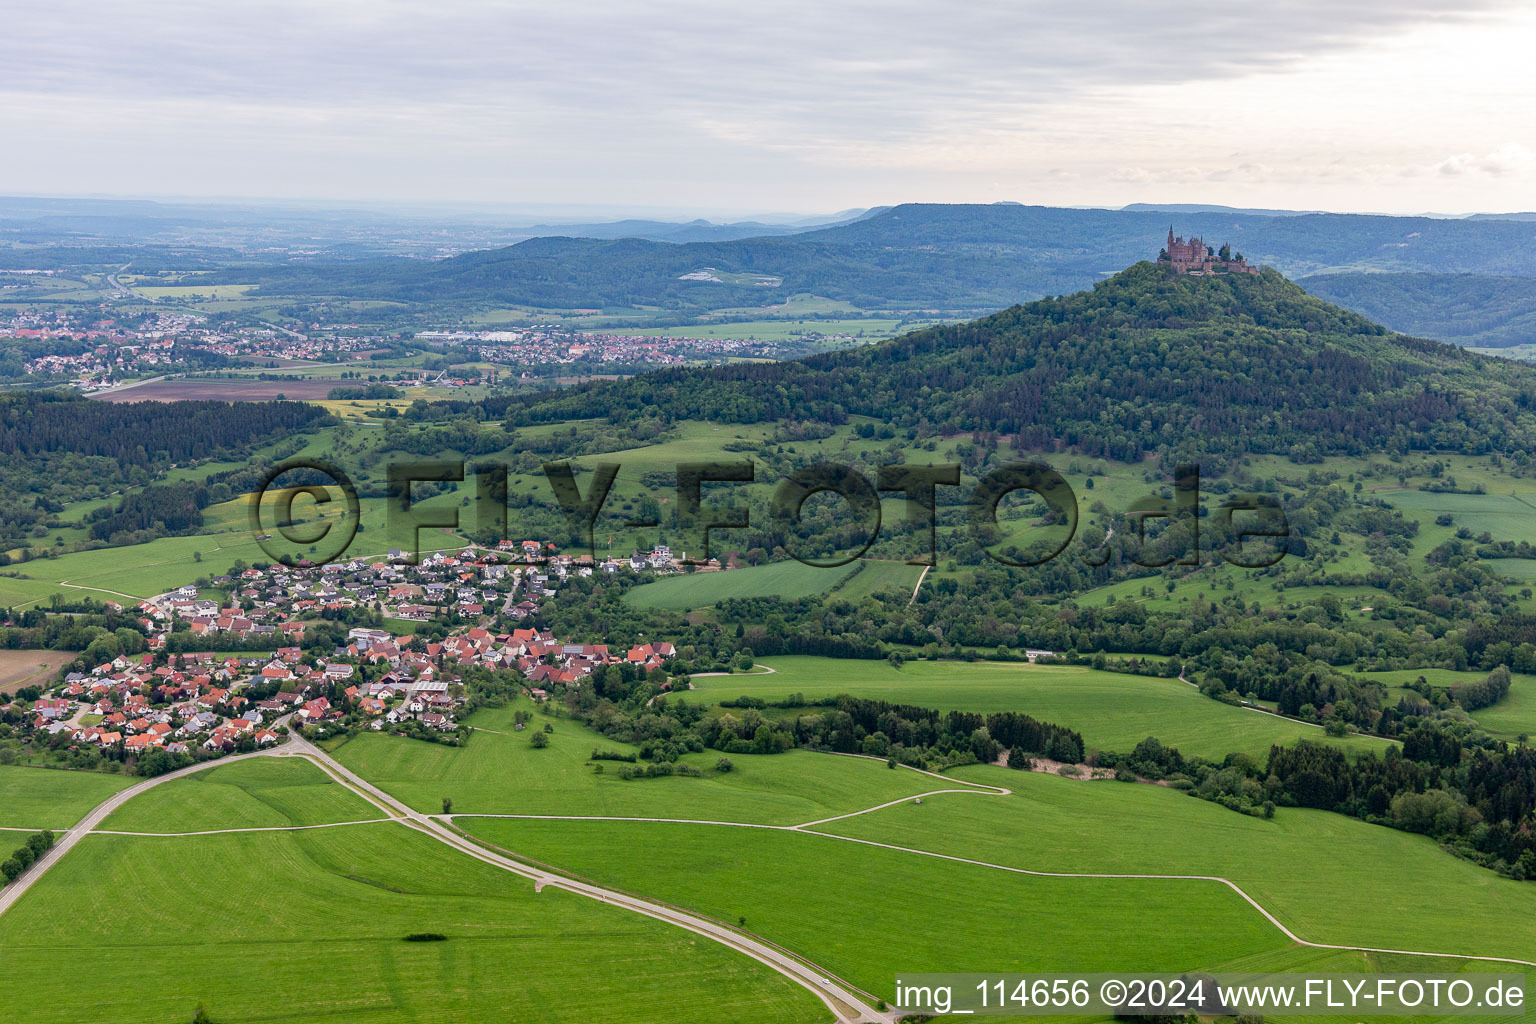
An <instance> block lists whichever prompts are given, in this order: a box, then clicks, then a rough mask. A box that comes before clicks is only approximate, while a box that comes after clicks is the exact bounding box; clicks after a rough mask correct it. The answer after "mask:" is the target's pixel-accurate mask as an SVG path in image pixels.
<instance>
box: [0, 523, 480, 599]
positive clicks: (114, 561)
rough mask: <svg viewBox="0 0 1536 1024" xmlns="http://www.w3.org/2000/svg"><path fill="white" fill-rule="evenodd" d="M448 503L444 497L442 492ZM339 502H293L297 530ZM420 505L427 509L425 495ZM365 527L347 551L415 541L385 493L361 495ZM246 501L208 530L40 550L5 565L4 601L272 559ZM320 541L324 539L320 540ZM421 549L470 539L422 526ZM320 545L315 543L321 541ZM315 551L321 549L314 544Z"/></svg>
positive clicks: (94, 593)
mask: <svg viewBox="0 0 1536 1024" xmlns="http://www.w3.org/2000/svg"><path fill="white" fill-rule="evenodd" d="M437 500H438V501H439V503H443V498H438V499H437ZM274 505H275V499H272V498H269V499H268V501H267V502H265V503H264V504H263V516H264V517H265V518H264V519H263V523H264V525H266V526H267V527H268V528H269V529H270V528H271V527H272V525H273V524H272V517H273V516H274V515H275V512H274V511H273V507H274ZM340 506H341V503H340V502H339V501H338V502H333V503H332V504H330V505H328V506H326V507H325V508H324V509H319V508H317V506H316V505H315V504H314V502H313V501H312V500H310V499H308V498H299V499H298V500H295V502H294V504H293V516H294V527H293V531H292V532H294V533H295V534H297V535H302V534H303V533H305V532H308V531H312V530H318V529H319V525H320V523H321V522H322V521H334V519H335V518H336V517H338V516H339V515H340V513H341V507H340ZM418 506H419V507H420V508H423V509H430V508H431V507H432V506H431V505H429V504H428V503H427V502H420V503H418ZM360 507H361V513H362V514H361V518H360V520H359V525H360V529H359V532H358V533H357V535H356V536H355V537H353V538H352V543H351V544H350V545H349V546H348V548H347V553H348V555H349V556H350V557H363V556H382V555H384V554H385V553H386V552H387V551H388V550H389V548H391V547H405V546H407V545H409V544H410V536H409V534H408V532H406V531H403V530H398V531H397V532H396V533H394V534H392V533H390V531H389V528H388V527H389V522H388V519H387V518H386V515H385V511H384V499H382V498H364V499H362V500H361V506H360ZM249 508H250V506H249V504H248V499H247V498H245V497H241V498H237V499H235V500H233V501H228V502H224V503H223V504H220V505H213V506H210V507H209V508H208V509H206V510H205V511H204V519H205V522H206V525H205V527H204V529H205V532H203V533H200V534H194V535H192V536H186V537H160V538H157V539H155V540H152V541H149V542H148V543H145V544H135V545H130V546H128V547H120V548H96V549H93V550H89V551H73V552H69V553H67V554H62V555H59V556H58V557H56V558H39V559H34V560H32V561H30V562H26V563H23V564H15V565H10V566H6V567H5V568H4V569H0V607H15V608H22V607H26V606H28V605H32V604H39V603H40V604H46V603H47V602H48V600H49V598H50V597H51V596H52V595H54V594H56V593H57V594H63V595H65V596H66V597H69V596H71V595H73V596H76V597H78V596H87V597H92V598H95V599H97V600H107V601H117V602H119V603H122V602H124V601H125V600H144V599H146V598H150V597H153V596H155V595H156V594H162V593H164V592H166V591H168V590H173V589H175V588H176V587H179V586H182V585H183V584H186V583H190V582H192V581H193V580H195V579H197V578H198V577H199V576H217V575H220V574H222V573H224V572H227V571H228V570H229V568H230V566H231V565H233V564H234V563H235V562H236V561H237V560H238V561H245V562H247V563H255V562H270V561H272V556H271V555H270V554H268V553H267V552H266V551H265V550H264V549H263V548H262V546H261V544H260V543H259V542H258V541H257V539H256V537H255V536H254V535H253V533H252V531H251V528H250V520H249ZM271 543H273V544H275V545H276V546H275V547H274V550H275V551H276V553H278V554H283V553H285V552H293V553H295V556H296V557H304V556H305V555H306V554H307V553H309V552H308V550H307V549H306V547H305V546H304V545H302V544H299V545H295V544H292V543H289V542H287V541H285V540H283V538H282V537H281V535H279V534H276V533H275V532H274V533H273V541H272V542H271ZM321 543H323V542H321ZM420 543H421V550H423V551H436V550H439V549H444V548H455V547H458V546H460V545H462V544H464V543H465V541H464V538H463V537H462V536H460V535H459V534H457V533H454V532H452V531H448V530H440V529H423V530H422V531H421V536H420ZM318 546H319V545H316V547H318ZM317 554H318V552H317Z"/></svg>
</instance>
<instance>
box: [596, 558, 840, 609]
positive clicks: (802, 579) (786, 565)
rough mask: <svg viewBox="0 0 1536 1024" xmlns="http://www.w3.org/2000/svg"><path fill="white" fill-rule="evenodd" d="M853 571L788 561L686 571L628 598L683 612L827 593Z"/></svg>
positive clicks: (639, 604) (636, 590) (644, 605)
mask: <svg viewBox="0 0 1536 1024" xmlns="http://www.w3.org/2000/svg"><path fill="white" fill-rule="evenodd" d="M853 570H854V564H853V563H849V564H848V565H840V566H838V567H836V568H830V569H824V568H819V567H817V566H813V565H803V564H801V563H800V562H794V561H785V562H771V563H769V564H767V565H754V566H750V567H748V568H745V569H731V570H728V571H721V572H695V573H686V574H684V575H681V576H671V577H668V578H667V579H662V580H657V581H656V582H654V583H643V584H641V585H640V586H638V587H635V588H634V589H632V590H630V591H628V592H627V593H626V594H625V595H624V600H625V601H627V602H628V603H630V604H632V605H634V606H635V607H637V608H667V609H672V610H675V611H683V610H686V609H690V608H705V607H708V606H709V605H713V604H718V603H719V602H721V601H723V600H725V599H726V598H730V597H769V596H774V597H783V598H789V599H793V598H796V597H808V596H810V595H812V594H821V593H825V592H826V591H828V590H831V589H833V588H834V587H836V586H837V584H839V583H841V582H842V581H843V580H845V579H848V578H849V577H850V576H853ZM860 575H863V574H862V573H860ZM854 579H857V577H854Z"/></svg>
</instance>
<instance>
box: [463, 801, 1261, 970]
mask: <svg viewBox="0 0 1536 1024" xmlns="http://www.w3.org/2000/svg"><path fill="white" fill-rule="evenodd" d="M1071 785H1084V784H1081V783H1071ZM957 799H958V800H974V801H975V802H977V803H980V802H982V801H984V800H986V799H988V798H985V797H974V798H973V797H959V798H957ZM926 803H927V802H926V801H925V806H926ZM463 824H465V825H467V826H468V827H469V828H470V829H471V830H472V831H473V832H474V833H475V834H476V835H478V836H481V837H482V838H485V839H486V840H488V841H490V842H492V843H495V844H497V845H499V846H503V847H506V848H508V849H511V850H516V851H519V852H521V853H525V854H527V855H528V856H530V857H533V858H536V859H538V860H540V861H543V862H545V863H548V864H551V865H554V866H556V867H561V868H564V869H568V870H570V871H572V872H574V873H576V874H578V875H581V876H583V877H586V878H590V879H593V880H595V881H599V882H602V883H605V884H608V885H613V886H616V887H619V888H623V889H628V890H631V891H634V892H639V893H645V894H647V895H650V896H653V897H656V898H660V899H664V900H666V901H668V902H671V903H676V904H679V905H681V906H685V907H688V908H690V909H692V910H696V911H698V912H701V913H704V914H708V915H710V916H712V917H715V918H718V919H720V920H724V921H729V922H733V923H734V922H736V921H737V920H738V918H742V917H744V918H746V927H747V929H748V930H750V931H752V932H755V933H757V934H759V935H762V936H764V937H765V938H768V939H770V940H772V941H774V942H777V943H779V944H780V945H783V946H786V947H788V948H790V949H793V950H795V951H796V952H798V953H800V954H802V955H803V956H806V957H809V958H810V959H811V960H813V961H814V962H816V963H817V964H819V965H820V966H822V967H824V968H826V969H828V970H830V971H832V972H833V973H835V974H837V975H838V976H840V977H843V978H845V979H847V980H848V981H850V982H852V983H853V984H855V985H858V986H860V987H861V988H863V989H865V990H866V991H869V992H872V993H874V994H876V995H878V996H880V997H882V998H885V999H890V998H892V992H891V989H892V983H893V978H894V976H895V975H896V974H898V973H900V972H907V971H934V972H941V971H1031V972H1049V971H1092V970H1121V971H1136V970H1144V971H1158V970H1180V969H1183V968H1186V967H1191V966H1196V965H1204V964H1214V963H1219V962H1222V961H1225V960H1228V959H1232V958H1234V957H1238V956H1245V955H1250V956H1251V955H1254V954H1259V953H1265V952H1273V951H1275V950H1277V949H1280V948H1283V947H1285V946H1287V945H1289V942H1288V941H1287V940H1286V939H1285V938H1284V936H1282V935H1281V934H1280V932H1278V931H1277V930H1276V929H1274V928H1273V927H1272V926H1271V925H1270V924H1269V923H1268V922H1267V921H1265V920H1264V919H1263V918H1262V917H1261V916H1259V915H1258V914H1257V913H1255V912H1254V911H1253V910H1252V909H1251V908H1249V907H1248V906H1247V904H1245V903H1243V902H1242V900H1241V898H1240V897H1238V896H1237V894H1236V893H1233V892H1232V891H1231V890H1230V889H1227V888H1226V887H1224V886H1217V885H1214V884H1211V883H1208V882H1206V883H1202V882H1183V881H1177V882H1149V881H1128V880H1100V879H1057V878H1036V877H1030V876H1027V875H1018V874H1012V873H1005V872H1000V871H993V870H989V869H986V868H981V867H975V866H971V865H965V864H955V863H948V862H944V861H940V860H936V859H933V858H927V857H921V856H914V855H912V854H907V853H900V852H896V851H890V850H881V849H876V848H873V847H868V846H858V845H855V844H852V843H842V842H837V841H834V840H830V839H826V838H824V837H819V836H815V835H807V834H803V833H796V832H764V831H761V830H756V829H753V830H747V829H734V828H722V827H718V826H709V825H679V824H655V823H646V822H547V821H509V820H505V819H478V820H474V821H471V822H466V823H463ZM1197 922H1198V923H1197Z"/></svg>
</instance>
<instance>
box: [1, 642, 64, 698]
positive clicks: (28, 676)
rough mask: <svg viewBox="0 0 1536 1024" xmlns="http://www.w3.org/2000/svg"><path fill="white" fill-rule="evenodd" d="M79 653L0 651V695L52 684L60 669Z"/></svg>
mask: <svg viewBox="0 0 1536 1024" xmlns="http://www.w3.org/2000/svg"><path fill="white" fill-rule="evenodd" d="M79 653H80V652H79V651H0V695H5V694H12V693H15V692H16V691H17V690H19V689H21V688H22V687H23V686H27V685H29V684H30V685H44V684H47V683H51V682H53V679H54V677H55V676H56V675H57V674H58V671H59V669H60V668H61V667H63V666H65V665H68V664H69V663H70V662H72V661H74V660H75V658H76V657H78V656H79Z"/></svg>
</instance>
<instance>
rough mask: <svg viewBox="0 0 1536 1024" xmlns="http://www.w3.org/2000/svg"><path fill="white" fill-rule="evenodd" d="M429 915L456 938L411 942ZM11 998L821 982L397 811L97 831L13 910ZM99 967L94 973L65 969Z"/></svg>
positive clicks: (712, 990)
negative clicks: (538, 885)
mask: <svg viewBox="0 0 1536 1024" xmlns="http://www.w3.org/2000/svg"><path fill="white" fill-rule="evenodd" d="M423 931H435V932H441V933H443V934H446V935H448V936H449V940H448V941H447V942H441V943H431V944H417V943H406V942H403V941H401V940H402V937H403V936H405V935H407V934H409V933H412V932H423ZM0 946H3V947H4V949H5V960H6V966H7V972H8V973H9V974H10V975H12V976H13V977H25V978H27V979H28V982H27V984H25V985H7V986H4V988H3V993H0V1010H5V1011H7V1012H8V1016H10V1017H11V1018H12V1019H15V1020H25V1021H28V1022H32V1024H51V1022H73V1021H81V1020H113V1021H123V1022H138V1021H144V1022H157V1024H158V1022H163V1021H170V1020H187V1019H190V1017H191V1016H192V1010H193V1008H194V1007H195V1006H196V1004H197V1003H198V1002H199V1001H203V1002H206V1003H207V1005H208V1008H209V1010H210V1011H211V1013H212V1015H213V1017H214V1019H216V1020H219V1021H225V1022H239V1021H255V1020H262V1021H314V1020H319V1019H323V1018H325V1017H328V1016H331V1015H341V1016H343V1017H344V1018H345V1019H346V1020H348V1021H356V1022H359V1024H365V1022H375V1021H388V1022H390V1024H399V1022H427V1021H470V1020H501V1021H537V1022H540V1024H544V1022H563V1021H569V1022H572V1024H576V1022H580V1024H593V1022H600V1021H602V1022H615V1024H617V1022H626V1021H634V1020H648V1021H657V1022H678V1024H684V1022H700V1024H704V1022H714V1021H719V1020H722V1019H729V1020H734V1021H742V1022H748V1021H752V1022H757V1021H761V1022H764V1024H769V1022H772V1024H778V1022H780V1021H819V1020H823V1019H825V1017H826V1016H827V1015H826V1014H825V1012H824V1008H823V1007H822V1006H821V1004H820V1003H818V1002H817V1001H816V1000H815V999H814V997H812V996H811V995H810V994H809V993H807V992H805V990H803V989H801V988H799V987H798V986H796V985H794V984H792V983H790V982H788V981H786V980H785V979H783V978H781V977H779V976H778V975H776V974H773V973H772V972H770V971H769V970H768V969H767V968H765V967H761V966H760V965H758V964H756V963H754V962H752V961H750V960H748V959H746V958H745V957H741V956H739V955H737V954H734V953H731V952H729V951H727V950H725V949H723V948H722V947H720V946H718V945H716V944H714V943H711V942H708V941H705V940H703V939H698V938H696V937H695V936H691V935H689V934H687V933H685V932H682V931H679V930H676V929H673V928H670V927H667V926H665V925H661V924H659V923H656V922H653V921H650V920H648V919H646V918H643V917H641V916H639V915H636V914H630V913H626V912H623V911H619V910H616V909H613V908H610V907H606V906H603V905H602V904H599V903H594V902H592V901H591V900H588V899H584V898H581V897H577V896H572V895H567V894H562V893H560V892H558V891H554V890H550V891H546V892H544V893H541V894H538V895H535V894H534V892H533V890H532V886H531V885H529V884H528V883H527V882H525V881H522V880H519V879H516V878H514V877H513V876H511V875H508V874H507V873H506V872H503V871H500V870H497V869H495V868H492V867H490V866H488V865H485V864H481V863H479V862H477V861H474V860H472V859H470V858H467V857H463V856H461V855H459V854H456V853H452V852H450V851H448V850H447V849H446V848H445V847H443V846H442V845H440V844H438V843H436V842H434V841H433V840H431V839H429V838H427V837H425V836H422V835H419V834H417V833H414V832H412V831H410V830H408V829H405V828H402V827H400V826H398V825H386V824H380V825H361V826H351V827H347V828H338V829H319V830H315V831H311V832H297V833H278V834H272V833H257V834H245V835H222V836H204V837H190V838H189V837H177V838H164V839H147V838H136V837H135V838H128V837H119V836H99V837H91V838H89V839H86V840H85V841H84V842H83V843H82V844H81V845H80V846H79V847H78V848H77V849H76V850H75V851H73V852H71V854H70V855H69V856H68V857H66V858H65V859H64V860H63V861H62V862H61V863H60V864H59V865H58V866H57V867H56V868H55V869H54V870H53V871H52V872H50V873H49V874H48V875H47V876H46V877H45V878H44V879H43V880H42V881H41V882H39V883H38V884H37V886H36V887H34V888H33V889H32V890H31V891H29V892H28V893H27V894H26V896H25V897H24V898H23V899H22V900H21V901H20V902H19V903H18V904H17V905H16V906H15V907H14V908H13V910H12V911H11V912H10V913H8V914H7V915H6V916H5V917H4V918H0ZM67 962H76V963H89V964H90V972H89V978H88V979H85V978H83V977H82V976H81V975H80V974H79V973H78V972H74V971H69V970H61V969H60V966H61V964H64V963H67Z"/></svg>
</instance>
